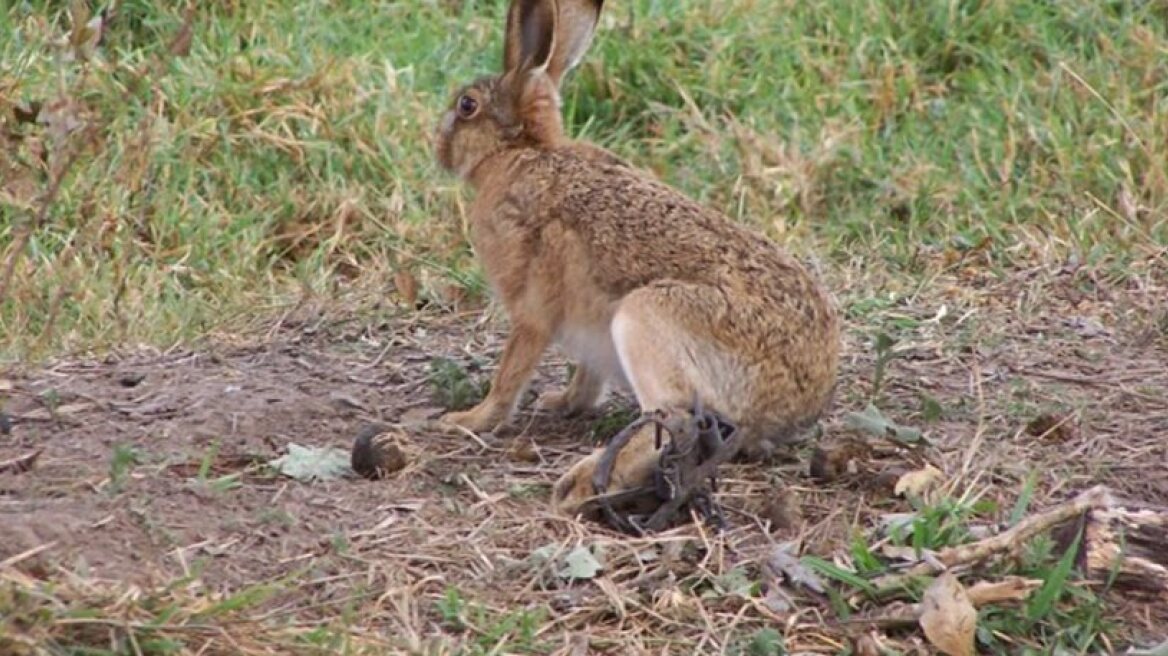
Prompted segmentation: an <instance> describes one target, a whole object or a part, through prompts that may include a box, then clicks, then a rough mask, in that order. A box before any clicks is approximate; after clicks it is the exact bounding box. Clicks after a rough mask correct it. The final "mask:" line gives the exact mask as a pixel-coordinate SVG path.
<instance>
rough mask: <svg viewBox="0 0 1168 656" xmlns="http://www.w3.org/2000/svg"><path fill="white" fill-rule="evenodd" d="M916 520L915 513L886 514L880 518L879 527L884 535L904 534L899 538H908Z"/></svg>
mask: <svg viewBox="0 0 1168 656" xmlns="http://www.w3.org/2000/svg"><path fill="white" fill-rule="evenodd" d="M916 520H917V514H916V513H886V514H884V515H881V516H880V527H881V528H882V529H883V530H884V533H885V534H886V535H892V534H893V533H896V532H904V533H903V535H902V536H901V537H908V536H909V535H911V534H912V531H913V526H914V525H915V524H916Z"/></svg>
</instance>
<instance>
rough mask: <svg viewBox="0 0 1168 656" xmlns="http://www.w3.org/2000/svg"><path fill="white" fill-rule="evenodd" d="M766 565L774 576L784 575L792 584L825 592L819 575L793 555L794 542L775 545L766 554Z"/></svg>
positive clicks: (821, 592)
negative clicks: (768, 553) (767, 554)
mask: <svg viewBox="0 0 1168 656" xmlns="http://www.w3.org/2000/svg"><path fill="white" fill-rule="evenodd" d="M766 566H767V568H768V569H770V570H771V572H772V574H773V575H774V576H776V577H778V576H784V577H786V579H787V580H788V581H790V582H791V584H792V585H796V586H803V587H805V588H807V589H808V590H811V591H813V592H818V593H820V594H824V593H826V592H827V587H826V586H824V585H823V581H822V580H820V578H819V576H818V575H817V574H816V573H815V572H813V571H812V570H811V569H810V568H809V567H807V566H806V565H804V564H803V562H802V561H800V560H799V558H798V556H796V555H795V545H794V543H791V542H784V543H782V544H780V545H778V546H777V547H775V548H774V550H773V551H771V553H770V555H769V556H767V560H766Z"/></svg>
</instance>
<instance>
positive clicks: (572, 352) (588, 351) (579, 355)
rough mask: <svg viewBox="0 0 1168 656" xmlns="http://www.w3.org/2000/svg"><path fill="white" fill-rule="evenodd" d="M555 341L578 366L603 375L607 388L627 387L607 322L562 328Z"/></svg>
mask: <svg viewBox="0 0 1168 656" xmlns="http://www.w3.org/2000/svg"><path fill="white" fill-rule="evenodd" d="M556 343H557V344H559V346H560V348H561V349H563V350H564V353H565V354H566V355H567V356H568V357H569V358H571V359H572V360H573V361H574V362H575V363H576V364H577V365H578V366H579V365H583V366H585V367H587V368H589V369H590V370H592V371H594V372H596V373H597V375H600V376H603V377H604V379H605V382H607V383H608V385H609V386H610V387H618V388H621V389H629V383H628V380H627V379H626V378H625V372H624V369H623V368H622V367H621V362H620V357H619V356H617V353H616V347H615V346H614V345H613V343H612V333H611V331H610V330H609V327H608V326H606V325H601V326H572V327H570V328H565V329H564V330H563V331H562V332H561V333H560V335H559V336H558V338H557V339H556Z"/></svg>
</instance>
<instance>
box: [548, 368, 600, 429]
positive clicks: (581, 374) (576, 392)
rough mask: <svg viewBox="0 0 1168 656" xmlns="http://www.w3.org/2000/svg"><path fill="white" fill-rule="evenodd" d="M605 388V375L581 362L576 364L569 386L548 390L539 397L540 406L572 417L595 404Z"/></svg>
mask: <svg viewBox="0 0 1168 656" xmlns="http://www.w3.org/2000/svg"><path fill="white" fill-rule="evenodd" d="M603 390H604V376H602V375H601V374H600V372H598V371H596V370H595V369H593V368H592V367H590V366H588V364H586V363H584V362H581V363H579V364H577V365H576V370H575V372H573V373H572V377H571V379H570V380H569V381H568V386H567V387H565V388H564V389H563V390H561V391H559V392H546V393H545V394H544V395H543V396H541V397H540V399H539V407H540V408H541V409H543V410H547V411H549V412H554V413H556V414H561V415H564V416H566V417H571V416H573V415H577V414H580V413H581V412H584V411H585V410H589V409H591V408H592V407H593V406H595V405H596V400H597V399H599V398H600V393H601V392H602V391H603Z"/></svg>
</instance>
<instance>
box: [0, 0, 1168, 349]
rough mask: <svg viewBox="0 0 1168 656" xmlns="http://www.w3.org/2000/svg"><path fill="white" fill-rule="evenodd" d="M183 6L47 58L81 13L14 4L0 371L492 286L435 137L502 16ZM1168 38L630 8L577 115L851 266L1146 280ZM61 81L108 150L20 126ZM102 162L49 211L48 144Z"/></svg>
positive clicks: (1119, 5) (1083, 25)
mask: <svg viewBox="0 0 1168 656" xmlns="http://www.w3.org/2000/svg"><path fill="white" fill-rule="evenodd" d="M177 4H178V3H151V2H145V1H144V0H126V1H124V2H120V3H118V8H117V15H116V16H115V18H114V19H113V20H112V21H111V22H110V24H109V28H108V32H107V34H106V35H105V42H104V43H103V44H102V45H101V46H100V47H99V48H98V49H97V53H96V56H94V57H92V58H90V59H89V60H88V61H87V62H84V61H79V60H78V59H76V58H69V57H66V56H65V55H66V54H67V52H68V49H66V48H62V47H58V46H56V45H54V43H56V42H57V41H58V40H59V39H61V38H63V37H64V36H65V35H66V34H67V33H68V30H69V27H70V19H69V16H68V12H67V11H66V9H65V7H66V6H67V5H66V3H59V2H45V1H24V2H14V3H7V4H6V7H7V8H6V9H5V10H4V11H3V13H0V32H3V33H4V34H5V35H6V38H5V39H4V40H3V41H2V42H0V121H2V126H0V134H2V135H3V136H2V137H0V138H2V139H3V140H4V142H5V143H3V144H0V146H3V147H2V148H0V177H2V178H3V179H4V180H5V182H4V184H3V186H2V187H0V255H2V256H3V262H4V263H5V264H7V263H8V262H11V263H12V264H11V265H12V266H13V267H14V272H13V276H12V279H11V281H7V282H5V287H4V296H3V297H2V298H0V359H3V360H10V361H11V360H16V359H24V358H32V357H40V356H43V355H47V354H52V353H59V352H68V351H77V350H88V349H101V348H103V347H106V346H109V345H113V344H119V343H125V342H147V343H156V344H169V343H173V342H174V341H177V340H184V339H191V338H194V337H198V336H201V335H205V334H207V333H211V332H214V331H228V330H241V329H242V328H241V326H246V325H247V323H248V321H249V320H254V319H257V318H261V317H265V316H270V315H272V314H274V313H275V312H276V311H277V310H278V309H280V308H281V307H282V306H284V305H286V304H288V303H291V302H294V301H295V300H297V299H298V298H301V297H303V296H305V295H322V296H326V295H327V296H338V295H344V294H347V293H350V292H361V293H362V294H363V295H364V296H363V297H364V298H370V297H377V296H382V295H385V294H387V293H389V290H390V289H391V288H392V287H391V284H390V280H391V279H392V272H393V271H394V270H396V269H398V268H408V269H410V270H412V271H416V272H419V273H420V274H421V277H422V279H423V286H426V285H431V286H433V287H435V288H439V287H442V286H444V285H447V284H454V285H456V286H461V287H467V288H469V289H470V291H471V292H473V293H479V292H481V291H482V289H483V285H482V280H481V274H480V273H479V272H478V270H477V266H476V264H475V263H474V260H473V258H472V256H471V253H470V250H469V247H468V246H467V244H466V241H465V239H464V235H463V232H462V214H461V212H462V210H461V207H463V205H462V202H461V200H460V199H461V198H462V197H463V194H464V192H463V191H462V190H461V189H460V187H459V185H458V184H457V182H456V181H455V180H452V179H451V178H449V177H447V176H445V175H443V174H441V173H440V172H439V171H438V169H437V167H436V165H435V164H434V162H433V159H432V156H431V151H430V144H429V135H430V133H431V131H432V129H433V127H434V124H435V121H436V118H437V116H438V114H439V113H440V111H441V109H442V107H443V106H444V104H445V102H446V100H447V94H448V93H449V92H450V90H451V89H452V88H453V87H454V86H455V85H457V84H458V83H459V82H460V81H462V80H465V79H467V78H470V77H473V76H475V75H478V74H481V73H484V72H490V71H492V70H494V67H495V66H496V62H497V61H498V59H499V54H500V47H501V46H500V42H499V38H498V37H499V32H500V29H501V28H500V21H501V16H502V10H503V3H502V2H479V3H472V2H455V1H453V0H450V1H446V2H408V3H402V2H377V3H357V2H331V3H325V2H319V1H309V0H306V1H302V2H264V3H212V4H206V3H197V6H198V8H197V9H196V10H195V11H194V13H193V22H192V35H193V38H192V40H191V45H190V48H189V53H187V54H185V55H182V56H177V57H170V56H166V55H165V52H166V49H167V46H168V44H169V43H170V41H171V39H172V37H173V35H174V34H176V33H177V31H178V30H179V28H180V26H181V25H182V22H183V13H182V10H181V9H180V8H177V7H173V5H177ZM1166 26H1168V10H1165V8H1164V5H1163V3H1156V2H1086V1H1074V2H1062V3H1050V2H1044V1H1040V0H1019V1H1018V2H966V1H961V2H956V1H955V2H922V3H912V4H909V5H905V4H903V3H891V2H877V1H875V0H866V1H864V2H856V3H829V2H811V3H791V2H781V1H778V0H773V1H769V2H759V1H758V0H730V1H729V2H724V3H713V4H711V3H706V2H698V1H697V0H682V1H678V2H660V1H659V0H630V1H629V2H627V3H622V4H621V5H619V6H613V7H611V8H610V11H609V14H608V17H607V19H606V20H605V21H604V23H603V27H602V30H601V32H600V34H599V38H598V39H597V42H596V45H595V48H594V50H593V52H592V53H590V55H589V57H588V60H587V63H586V64H585V65H584V66H582V67H581V69H580V71H579V72H578V73H577V74H576V75H574V76H573V77H572V78H570V79H569V80H568V82H567V86H566V89H565V112H566V116H567V119H568V126H569V130H570V131H571V132H572V133H573V134H578V135H582V136H586V137H588V138H591V139H594V140H596V141H598V142H600V143H601V144H603V145H605V146H608V147H611V148H613V149H614V150H616V151H617V152H618V153H620V154H621V155H623V156H625V157H627V158H629V159H631V160H632V161H634V162H636V163H637V164H639V165H642V166H645V167H647V168H649V169H652V170H653V171H655V172H656V173H657V174H658V175H660V176H661V177H662V178H664V179H665V180H667V181H669V182H671V183H673V184H676V185H677V186H679V187H680V188H682V189H683V190H685V191H687V192H688V193H690V194H692V195H694V196H695V197H697V198H700V199H702V200H704V201H705V202H708V203H710V204H711V205H713V206H715V207H718V208H720V209H722V210H724V211H726V212H727V213H728V214H729V215H730V216H732V217H734V218H735V219H737V220H741V221H743V222H747V223H751V224H753V225H756V226H758V227H760V228H762V229H764V230H766V231H768V232H769V233H770V234H772V235H774V236H776V237H780V238H783V239H785V240H787V241H789V242H790V243H791V244H792V247H793V248H795V249H797V250H800V251H803V250H808V249H815V250H816V251H817V252H818V253H819V254H820V255H822V256H824V257H825V258H827V259H828V260H829V261H834V262H838V263H841V264H842V263H846V262H848V261H849V259H850V258H851V257H852V256H854V255H856V254H859V255H861V256H862V257H863V258H864V260H865V261H866V263H867V265H868V266H869V267H884V268H887V269H888V270H889V271H891V272H894V273H898V274H901V275H912V274H917V273H920V272H921V271H922V270H923V269H924V268H926V267H927V265H928V263H929V262H930V261H931V260H930V259H929V257H928V256H929V255H930V254H935V253H937V252H945V251H954V252H962V251H968V250H970V249H972V248H974V247H975V246H976V245H979V244H983V241H984V240H986V239H988V240H989V241H988V242H984V243H985V245H986V246H987V247H988V249H989V253H990V256H991V258H992V262H993V263H994V266H1000V267H1008V266H1009V265H1010V264H1012V263H1015V262H1030V261H1033V260H1034V259H1041V260H1048V261H1058V260H1060V259H1061V258H1065V257H1067V256H1068V255H1070V254H1072V253H1073V254H1075V256H1076V257H1078V258H1079V259H1080V261H1082V262H1084V263H1086V264H1089V265H1093V266H1097V267H1099V268H1100V270H1101V271H1102V272H1103V273H1104V274H1105V275H1109V276H1111V277H1115V278H1122V277H1123V276H1126V275H1131V268H1130V265H1131V263H1132V262H1133V261H1138V260H1139V259H1140V258H1146V257H1147V256H1148V254H1149V253H1156V252H1158V251H1157V249H1159V248H1162V247H1163V245H1164V244H1166V243H1168V224H1166V223H1165V220H1164V218H1163V217H1164V216H1165V215H1166V214H1168V212H1166V210H1168V171H1166V165H1165V162H1168V123H1166V122H1165V121H1163V120H1162V116H1163V113H1164V112H1165V110H1168V107H1166V106H1165V104H1164V103H1165V100H1164V99H1165V98H1166V97H1168V58H1165V57H1164V48H1165V46H1166V44H1168V27H1166ZM151 62H158V65H159V67H160V68H159V72H158V73H157V74H146V73H145V71H146V70H147V67H148V65H150V64H151ZM59 98H67V99H71V102H72V103H74V105H73V106H74V109H72V110H68V111H69V112H71V113H72V114H74V115H76V118H77V120H79V121H81V122H82V124H83V125H92V126H94V127H95V129H96V137H95V138H94V139H92V140H88V141H87V140H85V139H83V138H82V136H81V134H80V132H83V131H84V129H83V128H82V129H81V130H80V132H75V133H73V134H71V135H63V136H62V135H58V136H56V137H54V136H53V135H52V134H51V133H52V132H53V131H54V130H57V131H58V132H59V131H60V127H61V125H62V122H61V121H60V120H58V121H57V122H56V124H55V125H56V127H55V128H53V127H51V126H48V127H47V126H44V125H39V124H34V123H26V122H22V121H21V120H20V119H19V118H18V114H21V112H23V111H24V110H27V109H29V108H30V107H29V105H30V103H34V102H42V103H48V102H51V101H53V100H54V99H59ZM18 109H19V111H17V110H18ZM77 148H83V149H84V150H83V151H82V152H81V154H80V156H79V158H78V161H77V163H76V165H75V166H74V167H73V168H72V170H71V171H70V173H69V174H68V176H67V177H66V178H65V179H64V180H63V184H62V185H61V190H60V194H59V198H58V199H57V202H56V203H55V204H54V205H53V207H52V210H51V211H50V212H49V213H48V215H47V217H46V220H45V221H44V222H43V224H39V225H38V224H36V223H35V217H36V208H37V200H36V199H37V196H38V195H39V194H40V193H42V192H43V191H44V190H45V189H46V188H47V186H48V183H49V180H50V179H51V177H52V175H51V174H50V173H49V171H48V170H46V165H45V164H44V163H43V158H44V157H45V153H47V161H48V162H49V163H50V164H52V163H54V162H59V161H61V160H63V159H65V158H67V157H68V154H69V153H70V152H73V151H74V150H75V149H77ZM25 230H28V231H29V232H28V236H27V240H25V238H24V237H22V236H21V234H22V232H23V231H25ZM0 270H2V269H0Z"/></svg>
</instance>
